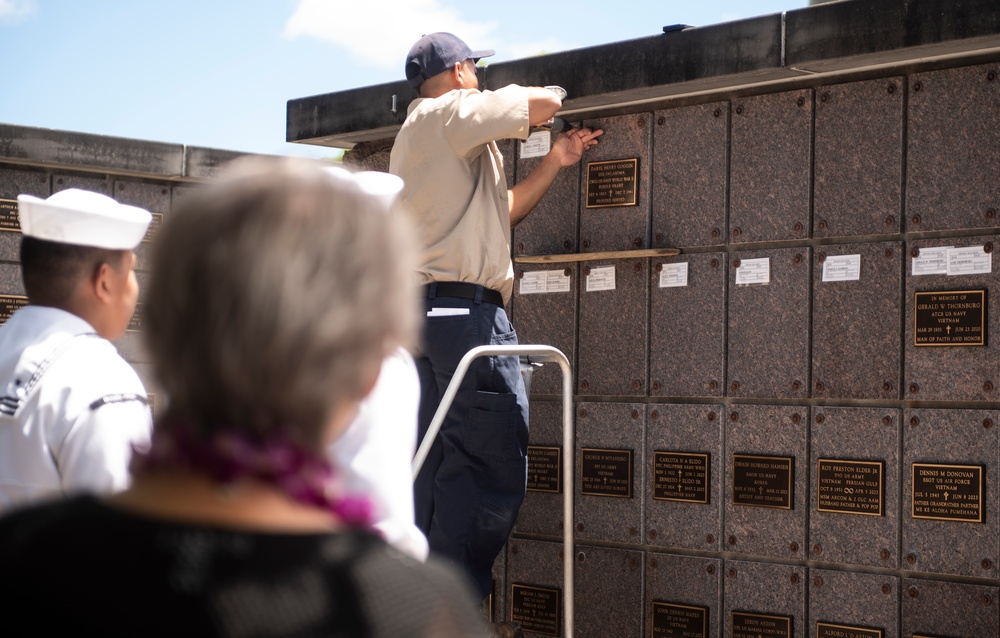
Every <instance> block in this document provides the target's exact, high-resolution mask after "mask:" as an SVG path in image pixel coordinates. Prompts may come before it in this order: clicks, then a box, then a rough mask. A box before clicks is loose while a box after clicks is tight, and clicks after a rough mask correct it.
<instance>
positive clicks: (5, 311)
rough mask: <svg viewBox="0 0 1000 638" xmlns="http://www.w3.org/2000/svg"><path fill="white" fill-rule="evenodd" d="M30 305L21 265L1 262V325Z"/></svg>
mask: <svg viewBox="0 0 1000 638" xmlns="http://www.w3.org/2000/svg"><path fill="white" fill-rule="evenodd" d="M26 305H28V297H27V296H26V295H25V292H24V280H23V279H22V278H21V264H20V263H3V262H0V325H2V324H3V323H5V322H6V321H7V319H9V318H10V316H11V315H12V314H14V313H15V312H17V310H18V309H19V308H23V307H24V306H26Z"/></svg>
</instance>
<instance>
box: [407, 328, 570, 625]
mask: <svg viewBox="0 0 1000 638" xmlns="http://www.w3.org/2000/svg"><path fill="white" fill-rule="evenodd" d="M498 356H531V357H536V358H537V359H538V360H539V361H550V362H553V363H558V364H559V367H560V368H561V369H562V375H563V455H562V457H563V464H562V465H563V466H562V470H563V481H562V483H563V629H564V632H563V635H564V636H565V637H566V638H573V566H574V560H573V489H572V487H571V486H572V485H573V461H574V457H575V454H573V453H572V451H573V450H574V449H575V433H574V431H573V388H572V385H573V373H572V371H571V369H570V366H569V359H567V358H566V355H565V354H563V353H562V351H561V350H559V349H558V348H553V347H552V346H531V345H523V346H521V345H519V346H479V347H476V348H473V349H472V350H469V351H468V352H467V353H466V354H465V356H464V357H462V360H461V361H459V362H458V367H457V368H455V374H454V375H453V376H452V378H451V382H450V383H449V384H448V389H447V390H445V393H444V396H443V397H442V398H441V403H440V405H438V409H437V412H435V413H434V418H433V419H431V423H430V426H428V428H427V433H426V434H425V435H424V439H423V440H422V441H421V442H420V447H419V448H417V453H416V455H415V456H414V457H413V464H412V468H413V478H414V479H416V478H417V474H419V473H420V468H421V467H422V466H423V464H424V461H425V460H426V459H427V454H428V453H429V452H430V450H431V446H432V445H434V439H436V438H437V435H438V432H439V431H440V430H441V424H442V423H444V417H445V415H446V414H447V413H448V409H449V408H450V407H451V403H452V401H454V400H455V395H456V394H458V387H459V385H461V383H462V379H463V378H464V377H465V373H466V372H468V370H469V366H471V365H472V362H473V361H474V360H476V359H478V358H479V357H498Z"/></svg>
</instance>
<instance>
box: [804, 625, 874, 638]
mask: <svg viewBox="0 0 1000 638" xmlns="http://www.w3.org/2000/svg"><path fill="white" fill-rule="evenodd" d="M816 638H882V630H881V629H867V628H865V627H849V626H847V625H834V624H832V623H825V622H818V623H816Z"/></svg>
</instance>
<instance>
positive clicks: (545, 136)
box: [521, 131, 552, 159]
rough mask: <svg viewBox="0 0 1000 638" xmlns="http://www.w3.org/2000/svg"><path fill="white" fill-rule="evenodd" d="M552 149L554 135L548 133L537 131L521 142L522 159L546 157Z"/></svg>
mask: <svg viewBox="0 0 1000 638" xmlns="http://www.w3.org/2000/svg"><path fill="white" fill-rule="evenodd" d="M551 148H552V135H551V134H550V133H549V132H548V131H535V132H534V133H532V134H531V135H529V136H528V139H526V140H524V141H523V142H521V159H528V158H529V157H545V155H546V154H547V153H548V152H549V150H550V149H551Z"/></svg>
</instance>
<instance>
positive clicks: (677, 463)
mask: <svg viewBox="0 0 1000 638" xmlns="http://www.w3.org/2000/svg"><path fill="white" fill-rule="evenodd" d="M708 486H709V455H708V454H691V453H688V452H653V498H654V499H656V500H658V501H684V502H686V503H708V494H709V490H708Z"/></svg>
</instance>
